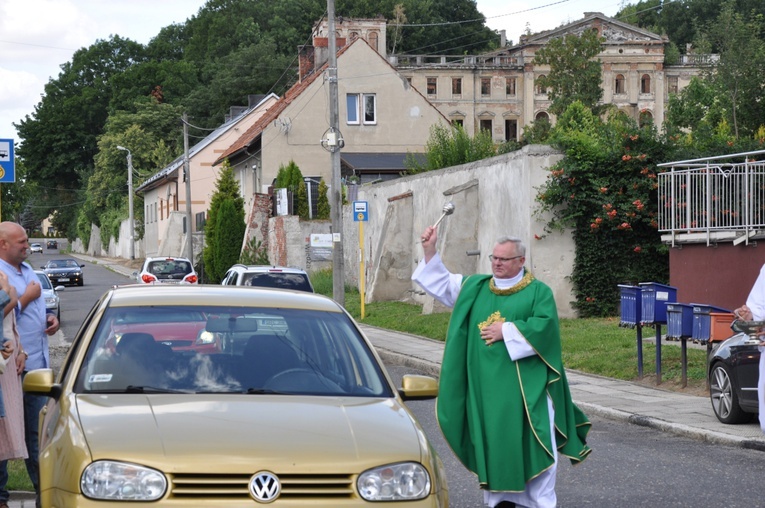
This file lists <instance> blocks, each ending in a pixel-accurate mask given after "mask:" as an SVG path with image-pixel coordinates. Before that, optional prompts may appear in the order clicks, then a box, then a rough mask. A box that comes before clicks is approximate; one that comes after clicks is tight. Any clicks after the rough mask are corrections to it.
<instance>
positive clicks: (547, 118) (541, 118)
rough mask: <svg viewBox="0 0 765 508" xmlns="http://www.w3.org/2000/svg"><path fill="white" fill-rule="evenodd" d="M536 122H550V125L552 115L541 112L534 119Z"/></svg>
mask: <svg viewBox="0 0 765 508" xmlns="http://www.w3.org/2000/svg"><path fill="white" fill-rule="evenodd" d="M534 121H536V122H539V121H541V122H548V123H549V122H550V115H548V114H547V113H546V112H544V111H540V112H539V113H537V116H535V117H534Z"/></svg>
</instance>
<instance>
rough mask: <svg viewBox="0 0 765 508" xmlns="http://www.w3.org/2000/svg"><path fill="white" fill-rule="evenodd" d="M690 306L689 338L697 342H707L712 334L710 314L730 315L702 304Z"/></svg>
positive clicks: (718, 308) (725, 310) (724, 310)
mask: <svg viewBox="0 0 765 508" xmlns="http://www.w3.org/2000/svg"><path fill="white" fill-rule="evenodd" d="M691 305H693V333H692V334H691V338H692V339H693V340H696V341H699V342H707V341H708V340H709V338H710V336H711V333H712V317H711V316H710V314H711V313H713V312H715V313H718V312H727V313H730V311H729V310H728V309H723V308H722V307H715V306H714V305H707V304H704V303H692V304H691Z"/></svg>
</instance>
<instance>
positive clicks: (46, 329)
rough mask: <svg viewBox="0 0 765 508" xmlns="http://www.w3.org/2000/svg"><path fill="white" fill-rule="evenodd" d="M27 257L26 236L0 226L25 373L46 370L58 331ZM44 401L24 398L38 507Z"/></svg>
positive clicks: (3, 467) (3, 473)
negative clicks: (15, 300) (51, 339)
mask: <svg viewBox="0 0 765 508" xmlns="http://www.w3.org/2000/svg"><path fill="white" fill-rule="evenodd" d="M27 256H29V238H28V237H27V232H26V231H25V230H24V228H23V227H21V226H20V225H19V224H16V223H15V222H7V221H6V222H0V270H2V271H3V273H5V274H6V275H7V276H8V281H9V282H10V284H11V286H13V287H14V288H15V289H16V294H17V295H18V304H17V305H16V310H15V312H16V329H17V330H18V332H19V338H20V340H21V349H22V350H23V351H24V353H23V354H19V355H18V356H17V357H16V361H17V365H16V368H17V369H18V371H19V372H22V375H23V373H26V372H27V371H29V370H34V369H46V368H50V353H49V349H48V336H49V335H53V334H54V333H56V332H57V331H58V328H59V322H58V319H57V318H56V316H55V315H54V314H49V313H47V309H46V308H45V299H44V298H43V297H42V288H41V287H40V280H39V279H38V278H37V274H36V273H35V271H34V269H33V268H32V267H31V266H29V264H27V263H25V262H24V261H25V260H26V259H27ZM47 399H48V398H47V397H45V396H41V395H30V394H26V393H25V394H24V437H25V440H26V445H27V451H28V452H29V458H28V459H26V460H25V463H26V466H27V473H29V479H30V480H31V481H32V485H34V488H35V492H36V493H37V502H38V506H39V499H40V485H39V471H38V470H39V461H38V454H39V446H38V432H37V427H38V422H39V419H40V410H41V409H42V408H43V406H44V405H45V403H46V402H47ZM7 465H8V463H7V461H2V462H0V508H3V507H5V506H7V503H8V499H9V497H10V494H9V492H8V490H7V489H6V484H7V483H8V469H7Z"/></svg>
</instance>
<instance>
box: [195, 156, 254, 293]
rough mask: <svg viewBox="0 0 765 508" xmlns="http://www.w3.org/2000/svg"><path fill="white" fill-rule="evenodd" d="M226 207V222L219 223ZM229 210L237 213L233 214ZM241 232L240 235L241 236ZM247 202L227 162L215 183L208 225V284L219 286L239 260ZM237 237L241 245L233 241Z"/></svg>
mask: <svg viewBox="0 0 765 508" xmlns="http://www.w3.org/2000/svg"><path fill="white" fill-rule="evenodd" d="M226 201H230V202H231V203H230V204H226V205H225V206H226V211H225V214H223V216H224V217H225V221H223V220H219V219H218V215H219V211H220V210H221V208H222V207H223V203H224V202H226ZM230 209H233V210H235V211H236V213H235V214H234V213H232V212H231V210H230ZM219 227H223V228H224V229H231V230H232V231H233V232H234V234H228V233H223V232H221V233H219V232H218V228H219ZM239 231H241V233H239ZM244 231H245V224H244V199H242V196H241V195H240V193H239V184H238V183H237V181H236V178H234V170H233V169H232V168H231V165H230V164H229V162H228V160H225V161H224V162H223V164H222V165H221V170H220V173H219V174H218V180H217V181H216V182H215V192H214V193H213V195H212V198H211V199H210V210H209V216H208V220H207V223H206V224H205V248H204V251H203V252H202V258H203V259H204V266H205V274H206V277H205V278H206V282H208V283H211V284H217V283H219V282H220V281H221V279H222V278H223V276H224V275H225V274H226V270H228V268H230V266H231V265H232V264H233V263H235V262H236V261H233V262H230V260H231V259H234V260H236V259H239V254H240V250H241V248H242V241H243V239H244ZM236 237H238V238H239V240H238V243H237V242H235V241H234V239H235V238H236Z"/></svg>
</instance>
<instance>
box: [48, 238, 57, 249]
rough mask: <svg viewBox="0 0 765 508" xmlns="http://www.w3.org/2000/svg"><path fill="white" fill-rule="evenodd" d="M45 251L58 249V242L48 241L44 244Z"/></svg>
mask: <svg viewBox="0 0 765 508" xmlns="http://www.w3.org/2000/svg"><path fill="white" fill-rule="evenodd" d="M45 248H46V249H58V240H48V243H46V244H45Z"/></svg>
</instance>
